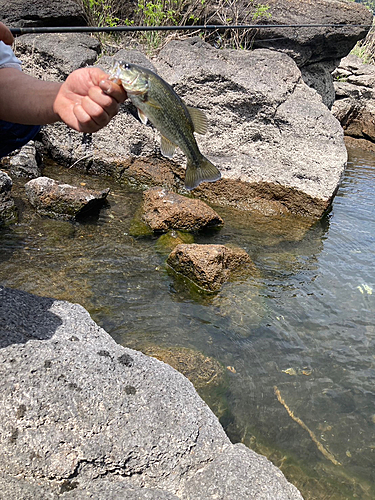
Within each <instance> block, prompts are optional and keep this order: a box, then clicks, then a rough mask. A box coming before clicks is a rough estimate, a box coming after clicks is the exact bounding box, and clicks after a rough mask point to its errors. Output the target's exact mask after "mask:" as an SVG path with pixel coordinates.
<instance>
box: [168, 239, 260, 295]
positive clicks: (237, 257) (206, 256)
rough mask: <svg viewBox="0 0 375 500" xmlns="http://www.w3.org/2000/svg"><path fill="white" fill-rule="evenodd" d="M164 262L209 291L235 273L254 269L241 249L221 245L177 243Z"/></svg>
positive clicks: (212, 290) (216, 289) (214, 290)
mask: <svg viewBox="0 0 375 500" xmlns="http://www.w3.org/2000/svg"><path fill="white" fill-rule="evenodd" d="M167 264H168V265H169V266H170V267H171V268H172V269H173V270H174V271H175V272H177V273H179V274H182V275H183V276H185V277H186V278H188V279H190V280H191V281H192V282H193V283H195V284H196V285H197V286H198V287H200V288H203V289H204V290H206V291H209V292H217V291H218V290H220V288H221V286H222V284H223V283H224V282H225V281H228V280H229V279H230V278H231V277H233V276H235V275H243V274H248V273H254V272H255V271H256V268H255V266H254V264H253V262H252V261H251V259H250V257H249V255H248V254H247V253H246V252H245V250H243V249H241V248H229V247H226V246H224V245H198V244H196V243H193V244H191V245H189V244H181V245H177V247H176V248H175V249H174V250H173V251H172V252H171V253H170V254H169V256H168V259H167Z"/></svg>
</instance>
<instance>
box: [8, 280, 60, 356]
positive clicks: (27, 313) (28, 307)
mask: <svg viewBox="0 0 375 500" xmlns="http://www.w3.org/2000/svg"><path fill="white" fill-rule="evenodd" d="M53 302H54V299H50V298H45V297H37V296H35V295H30V294H28V293H25V292H21V291H19V290H12V289H10V288H5V287H0V347H7V346H8V345H11V344H24V343H26V342H27V341H28V340H32V339H34V340H47V339H50V338H51V337H52V336H53V334H54V333H55V332H56V329H57V328H58V327H59V326H60V325H61V324H62V321H61V319H60V318H59V317H58V316H56V315H55V314H53V313H52V312H50V311H49V309H50V307H51V305H52V303H53Z"/></svg>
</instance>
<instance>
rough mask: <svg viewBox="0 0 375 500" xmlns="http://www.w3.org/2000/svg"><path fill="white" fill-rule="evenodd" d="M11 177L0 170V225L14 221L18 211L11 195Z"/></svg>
mask: <svg viewBox="0 0 375 500" xmlns="http://www.w3.org/2000/svg"><path fill="white" fill-rule="evenodd" d="M12 185H13V183H12V179H11V178H10V177H9V175H8V174H6V173H5V172H3V171H2V170H0V226H1V225H2V224H8V223H12V222H15V221H16V220H17V217H18V212H17V209H16V206H15V204H14V201H13V198H12V196H11V190H12Z"/></svg>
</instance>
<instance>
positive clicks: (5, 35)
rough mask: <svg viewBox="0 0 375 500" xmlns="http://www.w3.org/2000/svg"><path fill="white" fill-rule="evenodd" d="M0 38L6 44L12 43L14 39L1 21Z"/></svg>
mask: <svg viewBox="0 0 375 500" xmlns="http://www.w3.org/2000/svg"><path fill="white" fill-rule="evenodd" d="M0 40H1V41H2V42H4V43H5V44H6V45H12V43H13V40H14V38H13V35H12V33H11V31H10V30H9V29H8V28H7V27H6V26H5V24H3V23H0Z"/></svg>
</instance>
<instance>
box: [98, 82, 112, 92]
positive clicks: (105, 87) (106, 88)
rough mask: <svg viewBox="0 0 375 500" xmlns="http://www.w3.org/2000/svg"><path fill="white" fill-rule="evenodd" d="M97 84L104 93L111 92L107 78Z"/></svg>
mask: <svg viewBox="0 0 375 500" xmlns="http://www.w3.org/2000/svg"><path fill="white" fill-rule="evenodd" d="M99 85H100V88H101V89H102V91H103V92H104V93H105V94H110V93H111V84H110V83H109V82H108V81H107V80H102V81H101V82H100V83H99Z"/></svg>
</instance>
